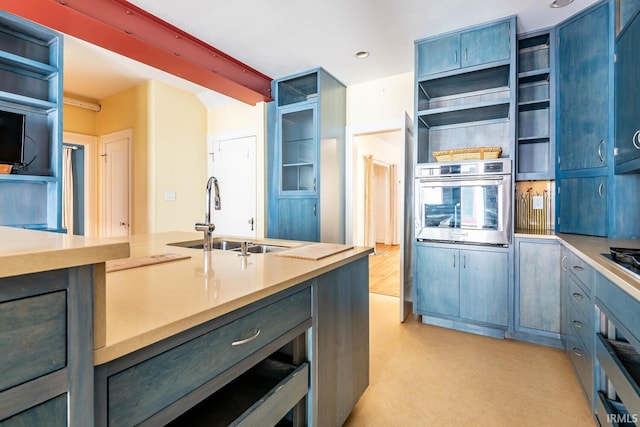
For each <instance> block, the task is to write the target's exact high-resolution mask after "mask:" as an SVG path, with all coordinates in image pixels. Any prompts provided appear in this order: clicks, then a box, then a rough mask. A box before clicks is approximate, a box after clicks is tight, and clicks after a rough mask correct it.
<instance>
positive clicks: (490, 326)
mask: <svg viewBox="0 0 640 427" xmlns="http://www.w3.org/2000/svg"><path fill="white" fill-rule="evenodd" d="M509 260H510V257H509V251H508V250H506V249H501V248H489V247H487V248H480V247H478V248H473V249H472V248H470V247H464V246H459V245H442V244H428V243H417V244H416V251H415V270H414V280H415V283H414V311H415V312H416V313H417V314H421V315H422V321H423V322H424V323H430V324H436V325H440V326H449V327H453V328H456V329H461V330H466V331H470V332H476V333H481V334H485V335H491V336H498V337H504V331H505V330H506V328H507V326H508V319H509V275H510V269H509Z"/></svg>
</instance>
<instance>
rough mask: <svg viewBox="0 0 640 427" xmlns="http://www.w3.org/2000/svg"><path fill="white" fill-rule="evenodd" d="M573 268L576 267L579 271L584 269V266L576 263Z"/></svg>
mask: <svg viewBox="0 0 640 427" xmlns="http://www.w3.org/2000/svg"><path fill="white" fill-rule="evenodd" d="M573 269H574V270H577V271H582V270H584V267H581V266H579V265H574V266H573Z"/></svg>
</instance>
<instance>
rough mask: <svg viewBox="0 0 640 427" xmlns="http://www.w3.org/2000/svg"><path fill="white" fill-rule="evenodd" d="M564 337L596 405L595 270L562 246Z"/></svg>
mask: <svg viewBox="0 0 640 427" xmlns="http://www.w3.org/2000/svg"><path fill="white" fill-rule="evenodd" d="M561 266H562V340H563V343H564V347H565V351H566V352H567V356H568V357H569V360H570V361H571V364H572V365H573V367H574V369H575V372H576V376H577V377H578V381H579V382H580V386H581V388H582V391H583V392H584V394H585V397H586V399H587V402H588V403H589V407H590V408H593V407H594V405H593V404H594V400H593V397H594V387H595V383H594V374H593V373H594V364H593V363H594V352H595V349H594V336H595V335H594V331H595V329H594V328H595V319H594V317H595V312H594V308H593V300H592V296H593V282H594V275H595V272H594V270H593V268H592V267H590V266H589V265H588V264H587V263H586V262H584V261H583V260H582V259H581V258H579V257H578V256H577V255H576V254H574V253H573V252H571V251H570V250H568V249H567V248H564V247H563V248H562V264H561Z"/></svg>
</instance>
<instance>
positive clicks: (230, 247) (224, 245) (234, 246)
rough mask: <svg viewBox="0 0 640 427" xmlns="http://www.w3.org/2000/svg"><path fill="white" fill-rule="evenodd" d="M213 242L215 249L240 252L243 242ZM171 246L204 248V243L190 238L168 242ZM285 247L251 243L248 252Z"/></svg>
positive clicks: (255, 252) (273, 250) (265, 251)
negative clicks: (183, 240)
mask: <svg viewBox="0 0 640 427" xmlns="http://www.w3.org/2000/svg"><path fill="white" fill-rule="evenodd" d="M211 243H212V248H213V249H219V250H222V251H234V252H240V245H241V244H242V242H238V241H234V240H214V241H213V242H211ZM168 245H169V246H178V247H181V248H189V249H204V244H203V243H202V240H190V241H187V242H175V243H168ZM283 249H287V247H286V246H278V245H265V244H252V243H249V246H248V247H247V252H249V253H252V254H266V253H269V252H277V251H281V250H283Z"/></svg>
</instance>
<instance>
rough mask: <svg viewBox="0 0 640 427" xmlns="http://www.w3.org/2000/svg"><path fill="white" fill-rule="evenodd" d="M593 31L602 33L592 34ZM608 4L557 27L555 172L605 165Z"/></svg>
mask: <svg viewBox="0 0 640 427" xmlns="http://www.w3.org/2000/svg"><path fill="white" fill-rule="evenodd" d="M595 28H599V29H601V30H600V31H594V29H595ZM608 28H609V5H608V4H607V3H603V4H600V5H599V6H598V7H596V8H594V9H592V10H589V11H588V13H584V14H581V15H580V16H578V17H576V18H573V19H571V20H570V21H568V22H567V23H564V24H561V25H560V27H559V28H558V92H557V96H558V99H557V101H558V104H557V108H558V111H557V113H558V135H557V136H558V141H559V150H558V156H559V160H558V162H559V163H558V168H559V170H560V171H568V170H576V169H589V168H600V167H606V166H607V158H608V155H607V150H608V147H610V146H611V142H612V141H610V140H609V137H608V136H609V63H610V61H611V59H610V58H611V56H610V55H609V40H610V39H609V36H608V34H609V32H608V31H607V29H608Z"/></svg>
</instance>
